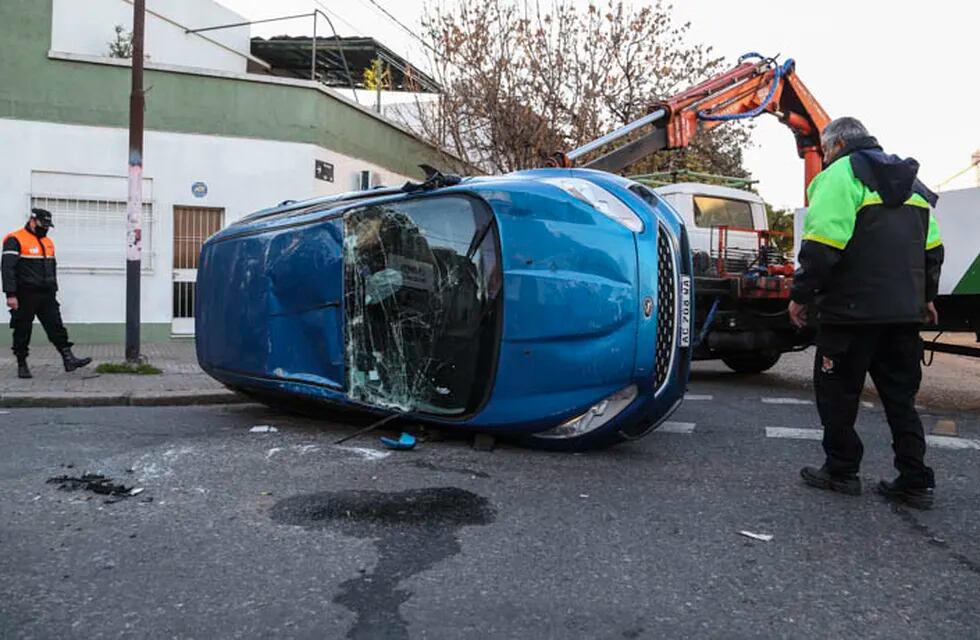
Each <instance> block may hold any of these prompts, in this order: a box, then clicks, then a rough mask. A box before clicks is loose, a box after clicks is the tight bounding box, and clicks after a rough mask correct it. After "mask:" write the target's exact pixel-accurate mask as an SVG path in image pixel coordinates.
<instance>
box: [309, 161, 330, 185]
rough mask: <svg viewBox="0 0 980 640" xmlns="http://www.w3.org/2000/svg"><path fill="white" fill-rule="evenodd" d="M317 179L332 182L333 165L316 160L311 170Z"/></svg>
mask: <svg viewBox="0 0 980 640" xmlns="http://www.w3.org/2000/svg"><path fill="white" fill-rule="evenodd" d="M313 175H315V176H316V179H317V180H323V181H324V182H333V165H332V164H330V163H329V162H324V161H323V160H317V161H316V169H315V170H314V172H313Z"/></svg>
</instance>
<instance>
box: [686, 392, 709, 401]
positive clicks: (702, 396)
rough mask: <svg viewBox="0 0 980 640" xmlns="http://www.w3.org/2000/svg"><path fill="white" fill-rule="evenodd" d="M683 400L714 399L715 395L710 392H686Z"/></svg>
mask: <svg viewBox="0 0 980 640" xmlns="http://www.w3.org/2000/svg"><path fill="white" fill-rule="evenodd" d="M684 399H685V400H714V399H715V397H714V396H713V395H711V394H710V393H688V394H685V395H684Z"/></svg>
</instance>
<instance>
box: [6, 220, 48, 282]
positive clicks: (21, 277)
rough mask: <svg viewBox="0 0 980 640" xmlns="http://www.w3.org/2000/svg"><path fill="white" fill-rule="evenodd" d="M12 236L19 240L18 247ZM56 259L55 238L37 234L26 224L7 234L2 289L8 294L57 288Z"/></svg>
mask: <svg viewBox="0 0 980 640" xmlns="http://www.w3.org/2000/svg"><path fill="white" fill-rule="evenodd" d="M11 240H16V241H17V247H16V248H15V247H14V246H13V243H12V242H10V241H11ZM57 269H58V267H57V263H56V261H55V259H54V242H52V240H51V238H48V237H47V236H45V237H44V238H38V237H37V236H36V235H34V234H33V233H31V232H30V231H29V230H28V229H27V227H24V228H21V229H18V230H17V231H13V232H11V233H8V234H7V235H6V236H4V239H3V263H2V269H0V270H2V272H3V290H4V292H5V293H7V294H8V295H11V294H14V293H15V292H17V291H18V290H21V289H27V290H31V289H33V290H42V291H43V290H47V291H57V290H58V276H57Z"/></svg>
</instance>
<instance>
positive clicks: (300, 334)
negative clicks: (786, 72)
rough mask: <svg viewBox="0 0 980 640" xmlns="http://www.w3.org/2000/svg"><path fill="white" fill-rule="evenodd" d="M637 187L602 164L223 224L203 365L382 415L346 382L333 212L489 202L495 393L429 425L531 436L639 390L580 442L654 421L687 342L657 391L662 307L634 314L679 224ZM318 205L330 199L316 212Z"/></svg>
mask: <svg viewBox="0 0 980 640" xmlns="http://www.w3.org/2000/svg"><path fill="white" fill-rule="evenodd" d="M544 177H576V178H581V179H585V180H589V181H591V182H593V183H595V184H597V185H599V186H601V187H603V188H604V189H606V190H607V191H609V192H611V193H613V194H614V195H615V196H617V197H618V198H619V199H620V200H621V201H622V202H623V203H625V204H626V205H627V206H628V207H629V208H630V209H631V210H632V211H633V212H634V213H636V214H637V215H638V216H639V217H640V218H641V219H642V220H643V222H644V229H643V231H642V232H639V233H635V234H634V233H633V232H631V231H630V230H628V229H626V228H625V227H624V226H622V225H620V224H619V223H617V222H615V221H613V220H611V219H609V218H607V217H606V216H604V215H602V214H600V213H598V212H597V211H595V210H594V209H593V208H592V207H591V206H590V205H588V204H586V203H584V202H582V201H580V200H578V199H576V198H574V197H572V196H570V195H568V194H567V193H566V192H565V191H563V190H562V189H560V188H559V187H557V186H554V185H552V184H548V183H544V182H541V180H540V179H541V178H544ZM635 184H636V183H633V182H631V181H629V180H626V179H623V178H619V177H617V176H613V175H611V174H607V173H603V172H595V171H587V170H565V169H544V170H533V171H525V172H518V173H514V174H509V175H506V176H500V177H486V178H474V179H468V180H466V181H464V182H463V183H462V184H460V185H458V186H455V187H450V188H446V189H440V190H438V191H436V192H427V193H422V194H418V193H416V194H405V195H401V194H399V195H384V196H381V197H379V198H376V199H362V200H358V201H356V202H351V203H349V204H346V205H341V206H340V207H339V208H336V204H337V203H335V202H334V203H331V202H329V200H330V199H321V201H309V202H306V203H297V204H291V205H289V206H288V207H284V208H282V209H281V210H276V209H273V210H270V211H268V212H267V213H268V214H271V215H267V216H266V217H263V218H258V219H253V220H245V221H242V222H240V223H238V224H236V225H232V226H231V227H229V228H227V229H225V230H223V231H221V232H219V233H218V234H216V235H215V236H213V237H212V238H211V239H209V240H208V242H207V243H205V246H204V247H203V248H202V256H201V266H200V271H199V277H198V295H197V332H198V340H197V343H198V358H199V361H200V363H201V366H202V367H203V368H204V369H205V371H207V372H208V373H210V374H211V375H212V376H214V377H215V378H217V379H218V380H220V381H222V382H224V383H225V384H228V385H229V386H234V387H238V388H245V389H253V390H265V391H279V392H282V393H285V394H287V395H294V396H297V397H304V398H315V399H319V400H322V401H325V402H327V403H328V404H330V405H333V406H336V407H340V408H360V409H364V410H375V411H378V409H379V408H378V407H370V406H365V405H359V403H357V402H353V401H351V400H350V399H349V398H348V397H347V396H346V394H345V391H344V385H345V382H344V381H345V377H344V366H345V364H344V357H343V354H344V345H343V340H344V331H343V318H344V313H343V291H342V289H343V277H342V275H341V274H342V271H343V266H342V251H341V246H342V242H343V227H342V225H343V222H342V219H341V217H340V215H341V214H342V213H343V211H344V210H345V209H349V208H353V207H360V206H364V205H365V204H370V203H375V202H383V201H389V200H400V199H405V198H425V197H431V196H432V195H433V193H438V194H444V193H451V192H462V193H466V194H470V195H474V196H476V197H479V198H481V199H483V200H484V201H485V202H487V203H488V204H489V205H490V207H491V208H492V210H493V213H494V215H495V219H496V224H497V228H498V233H499V238H500V248H501V258H502V267H503V296H504V304H503V322H502V332H501V338H500V346H499V354H498V358H497V368H496V373H495V379H494V383H493V388H492V391H491V393H490V396H489V398H488V400H487V402H486V403H485V404H484V405H483V407H482V408H480V409H479V410H478V411H477V412H476V413H475V414H474V415H470V416H467V417H465V418H463V419H459V418H445V417H436V416H426V419H427V420H428V421H430V422H433V423H442V424H452V425H456V426H458V427H463V428H474V429H487V430H500V431H506V432H513V433H524V434H534V433H535V432H541V431H543V430H546V429H550V428H552V427H555V426H556V425H558V424H560V423H562V422H564V421H566V420H568V419H570V418H574V417H576V416H579V415H582V414H583V413H584V412H586V411H587V410H588V409H589V407H591V406H593V405H595V404H596V403H598V402H600V401H601V400H602V399H603V398H605V397H607V396H609V395H611V394H613V393H615V392H617V391H619V390H620V389H622V388H624V387H626V386H628V385H630V384H636V385H637V387H638V389H639V393H638V395H637V398H636V400H634V401H633V402H632V404H631V405H630V406H629V407H627V408H626V409H624V410H623V411H622V412H621V413H620V414H619V415H618V416H617V417H616V418H614V419H613V420H611V421H610V422H609V423H607V424H605V425H604V426H603V427H602V428H601V430H600V432H596V433H591V434H588V435H589V436H590V437H596V436H602V435H608V434H610V433H616V432H619V431H620V430H621V429H622V428H623V427H624V426H627V425H631V426H632V430H633V432H637V429H636V426H637V425H638V424H639V423H644V424H642V425H640V426H650V427H652V426H655V425H656V424H659V422H661V421H662V420H663V419H665V418H666V417H667V416H668V415H669V414H670V412H672V411H673V410H674V409H675V408H676V406H677V405H678V404H679V402H680V399H681V397H682V395H683V392H684V389H685V387H686V381H687V374H688V369H689V360H690V353H689V351H690V350H689V349H681V348H680V347H678V346H677V343H676V341H675V344H674V348H675V358H674V361H675V367H674V369H675V371H673V372H672V374H671V376H670V377H668V379H667V381H666V383H665V384H664V385H663V387H662V388H661V389H660V390H659V391H658V392H656V393H655V390H654V388H653V387H654V381H653V367H654V362H653V359H654V343H655V340H656V329H657V325H658V321H659V312H660V311H659V310H658V309H656V308H654V309H653V313H652V315H651V316H650V317H645V314H644V313H643V311H642V307H643V300H644V299H646V298H648V297H649V298H651V299H653V300H657V245H656V243H657V235H658V233H661V229H666V230H667V233H668V234H669V235H670V237H671V242H672V243H674V246H675V247H676V246H678V245H679V238H680V236H681V232H682V231H681V230H682V226H683V223H682V221H681V219H680V217H679V216H678V215H677V214H676V212H674V211H673V210H672V209H671V208H670V207H669V206H668V205H667V204H666V203H663V202H659V201H658V202H657V204H656V205H655V206H651V205H650V204H648V203H647V202H645V201H644V200H643V199H642V198H640V197H639V196H638V195H636V194H635V193H633V192H632V191H631V190H630V187H631V186H634V185H635ZM318 202H320V203H322V205H323V206H330V205H333V206H334V207H335V208H333V209H328V210H327V211H317V210H316V209H317V203H318ZM297 230H301V232H297ZM677 256H678V257H679V260H680V261H682V262H681V263H679V264H678V265H677V270H678V271H685V272H687V273H690V263H689V260H690V257H689V256H686V255H682V254H681V253H680V251H678V252H677ZM683 261H686V262H683ZM671 312H672V313H673V310H671ZM691 315H692V317H693V313H692V314H691ZM641 431H642V429H641Z"/></svg>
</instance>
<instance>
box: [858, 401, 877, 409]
mask: <svg viewBox="0 0 980 640" xmlns="http://www.w3.org/2000/svg"><path fill="white" fill-rule="evenodd" d="M861 406H862V407H864V408H865V409H874V408H875V403H873V402H868V401H867V400H862V401H861Z"/></svg>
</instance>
